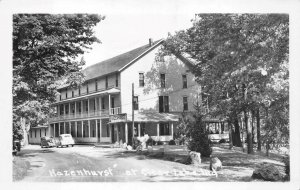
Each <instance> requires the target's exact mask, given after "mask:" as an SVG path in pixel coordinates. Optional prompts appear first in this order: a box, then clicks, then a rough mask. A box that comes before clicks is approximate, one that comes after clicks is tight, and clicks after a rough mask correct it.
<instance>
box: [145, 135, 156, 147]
mask: <svg viewBox="0 0 300 190" xmlns="http://www.w3.org/2000/svg"><path fill="white" fill-rule="evenodd" d="M155 144H156V141H155V140H153V139H152V138H151V137H149V139H148V140H147V141H146V146H153V145H155Z"/></svg>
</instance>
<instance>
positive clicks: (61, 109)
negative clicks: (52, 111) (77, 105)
mask: <svg viewBox="0 0 300 190" xmlns="http://www.w3.org/2000/svg"><path fill="white" fill-rule="evenodd" d="M59 108H60V109H59V115H63V114H64V105H63V104H61V105H60V106H59Z"/></svg>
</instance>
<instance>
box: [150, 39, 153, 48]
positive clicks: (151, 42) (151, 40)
mask: <svg viewBox="0 0 300 190" xmlns="http://www.w3.org/2000/svg"><path fill="white" fill-rule="evenodd" d="M152 45H153V39H152V38H149V46H150V47H151V46H152Z"/></svg>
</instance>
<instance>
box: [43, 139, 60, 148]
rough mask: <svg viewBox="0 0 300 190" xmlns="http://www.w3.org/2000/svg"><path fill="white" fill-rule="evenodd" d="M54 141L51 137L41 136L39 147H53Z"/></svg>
mask: <svg viewBox="0 0 300 190" xmlns="http://www.w3.org/2000/svg"><path fill="white" fill-rule="evenodd" d="M55 146H56V143H55V140H54V138H53V137H41V148H43V147H47V148H49V147H55Z"/></svg>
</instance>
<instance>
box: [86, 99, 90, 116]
mask: <svg viewBox="0 0 300 190" xmlns="http://www.w3.org/2000/svg"><path fill="white" fill-rule="evenodd" d="M87 104H88V113H87V114H88V116H90V99H88V100H87Z"/></svg>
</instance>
